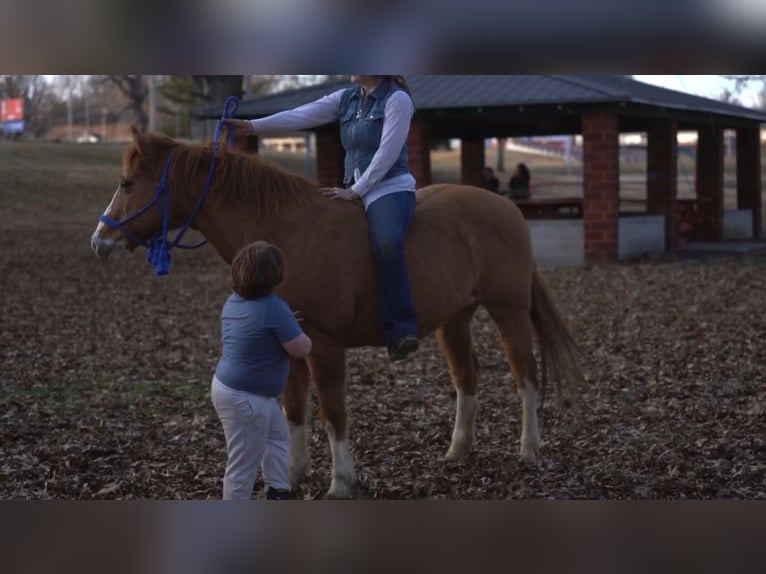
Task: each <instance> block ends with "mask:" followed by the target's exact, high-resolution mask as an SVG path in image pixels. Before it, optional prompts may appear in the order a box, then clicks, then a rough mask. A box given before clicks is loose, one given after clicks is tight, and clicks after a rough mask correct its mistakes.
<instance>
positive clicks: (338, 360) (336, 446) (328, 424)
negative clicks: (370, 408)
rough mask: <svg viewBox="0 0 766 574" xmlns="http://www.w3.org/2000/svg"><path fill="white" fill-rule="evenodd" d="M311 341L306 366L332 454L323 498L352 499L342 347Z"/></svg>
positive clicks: (314, 338) (353, 483)
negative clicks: (328, 486)
mask: <svg viewBox="0 0 766 574" xmlns="http://www.w3.org/2000/svg"><path fill="white" fill-rule="evenodd" d="M312 341H313V344H314V347H313V350H312V352H311V355H309V357H308V363H309V367H310V369H311V376H312V378H313V380H314V385H315V386H316V390H317V395H318V397H319V408H320V413H321V416H322V420H323V421H324V427H325V431H326V432H327V439H328V441H329V443H330V453H331V455H332V479H331V482H330V488H329V490H328V491H327V493H326V495H325V497H326V498H353V495H354V490H355V488H356V470H355V469H354V459H353V457H352V456H351V450H350V449H349V443H348V420H347V416H346V381H345V370H346V366H345V359H344V352H343V348H342V347H339V346H337V345H336V344H334V343H332V342H329V341H327V342H325V341H322V340H321V339H320V338H319V337H317V336H313V335H312Z"/></svg>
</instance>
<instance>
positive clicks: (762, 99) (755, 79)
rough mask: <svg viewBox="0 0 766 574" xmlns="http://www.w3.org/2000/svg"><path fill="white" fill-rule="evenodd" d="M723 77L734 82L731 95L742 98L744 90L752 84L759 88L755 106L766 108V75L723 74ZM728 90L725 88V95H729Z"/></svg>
mask: <svg viewBox="0 0 766 574" xmlns="http://www.w3.org/2000/svg"><path fill="white" fill-rule="evenodd" d="M721 77H723V78H726V79H727V80H730V81H731V82H733V87H732V90H731V97H737V98H740V97H741V94H742V92H743V91H744V90H746V89H747V88H749V87H751V86H753V87H755V88H756V89H757V90H758V94H757V96H756V102H755V106H756V107H757V108H760V109H766V76H754V75H748V74H737V75H726V74H722V75H721ZM727 92H729V90H725V92H724V95H727Z"/></svg>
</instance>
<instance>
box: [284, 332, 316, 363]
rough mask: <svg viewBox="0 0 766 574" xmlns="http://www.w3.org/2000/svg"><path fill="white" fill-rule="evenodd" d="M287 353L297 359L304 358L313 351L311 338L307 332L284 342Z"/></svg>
mask: <svg viewBox="0 0 766 574" xmlns="http://www.w3.org/2000/svg"><path fill="white" fill-rule="evenodd" d="M282 347H284V349H285V351H287V354H288V355H290V356H291V357H293V358H295V359H302V358H303V357H305V356H307V355H308V354H309V353H310V352H311V339H309V337H308V335H306V333H301V334H300V335H298V336H297V337H295V338H294V339H290V340H289V341H287V342H286V343H282Z"/></svg>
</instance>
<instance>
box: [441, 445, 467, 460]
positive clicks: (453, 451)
mask: <svg viewBox="0 0 766 574" xmlns="http://www.w3.org/2000/svg"><path fill="white" fill-rule="evenodd" d="M466 456H468V451H467V450H464V449H458V448H452V447H450V448H449V450H448V451H447V453H446V454H445V455H444V460H448V461H452V460H462V459H464V458H465V457H466Z"/></svg>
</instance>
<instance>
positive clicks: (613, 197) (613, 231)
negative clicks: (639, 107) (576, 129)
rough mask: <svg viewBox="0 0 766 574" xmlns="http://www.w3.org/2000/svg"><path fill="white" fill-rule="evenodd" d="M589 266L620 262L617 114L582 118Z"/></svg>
mask: <svg viewBox="0 0 766 574" xmlns="http://www.w3.org/2000/svg"><path fill="white" fill-rule="evenodd" d="M582 135H583V188H584V189H583V191H584V195H583V229H584V232H585V237H584V242H585V245H584V247H585V262H586V263H587V264H597V263H610V262H613V261H616V260H617V253H618V249H617V248H618V245H617V241H618V235H617V231H618V225H619V200H620V164H619V138H618V135H619V133H618V127H617V114H616V113H615V112H610V111H604V112H587V113H583V115H582Z"/></svg>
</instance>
